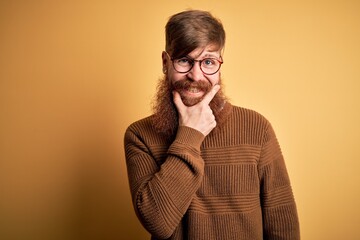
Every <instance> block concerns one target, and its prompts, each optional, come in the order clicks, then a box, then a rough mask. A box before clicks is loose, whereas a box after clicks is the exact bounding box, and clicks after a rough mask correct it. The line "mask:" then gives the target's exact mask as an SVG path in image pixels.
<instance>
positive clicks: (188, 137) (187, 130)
mask: <svg viewBox="0 0 360 240" xmlns="http://www.w3.org/2000/svg"><path fill="white" fill-rule="evenodd" d="M204 138H205V136H204V134H202V133H201V132H199V131H198V130H196V129H194V128H191V127H186V126H179V128H178V130H177V134H176V139H175V141H177V142H180V143H183V144H186V145H190V146H192V147H194V148H196V149H197V150H199V151H200V146H201V143H202V142H203V141H204Z"/></svg>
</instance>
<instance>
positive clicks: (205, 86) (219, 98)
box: [152, 76, 230, 138]
mask: <svg viewBox="0 0 360 240" xmlns="http://www.w3.org/2000/svg"><path fill="white" fill-rule="evenodd" d="M219 84H220V85H222V84H221V80H220V81H219ZM190 86H193V87H195V86H196V87H197V88H199V89H200V90H201V91H204V92H205V94H204V96H205V95H206V93H208V92H209V91H210V90H211V88H212V85H211V84H210V83H207V82H204V81H199V82H193V81H190V80H187V79H186V80H179V81H177V82H175V83H174V84H171V83H170V81H169V79H168V78H167V76H165V77H164V78H162V79H160V81H159V83H158V86H157V93H156V96H155V99H154V103H153V111H154V115H153V119H152V120H153V125H154V128H155V129H156V130H157V131H158V132H159V133H161V134H164V135H165V136H166V137H169V138H172V137H174V136H175V134H176V131H177V128H178V113H177V109H176V106H175V104H174V102H173V96H172V91H174V90H176V91H179V92H181V90H184V89H188V88H189V87H190ZM202 99H203V97H200V98H185V97H182V101H183V103H184V104H185V105H187V106H192V105H195V104H197V103H198V102H200V101H201V100H202ZM226 101H227V98H226V97H225V96H224V95H223V92H222V89H221V88H220V90H219V91H218V92H217V94H216V95H215V96H214V98H213V99H212V101H211V102H210V104H209V106H210V108H211V109H212V111H213V114H214V116H215V119H216V121H217V122H218V123H220V122H222V120H224V119H225V116H227V114H226V113H227V112H228V110H229V109H230V108H226V109H223V108H224V107H225V105H226V104H225V103H226ZM220 113H221V114H220Z"/></svg>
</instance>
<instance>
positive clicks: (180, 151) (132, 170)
mask: <svg viewBox="0 0 360 240" xmlns="http://www.w3.org/2000/svg"><path fill="white" fill-rule="evenodd" d="M203 139H204V136H203V134H201V133H200V132H198V131H196V130H194V129H192V128H188V127H179V129H178V132H177V135H176V138H175V140H174V142H173V143H172V144H171V145H170V147H169V148H168V150H167V156H166V159H165V161H164V162H163V163H162V164H161V165H160V166H159V164H158V163H156V162H155V159H154V158H153V156H152V155H151V153H150V151H149V148H148V146H146V145H145V144H144V142H143V141H142V140H141V139H140V137H139V134H136V133H135V132H134V131H133V130H132V129H130V128H129V129H128V130H127V131H126V133H125V139H124V144H125V156H126V163H127V168H128V177H129V183H130V189H131V193H132V199H133V205H134V208H135V212H136V214H137V216H138V218H139V219H140V221H141V223H142V224H143V226H144V227H145V228H146V229H147V230H148V231H149V232H150V233H151V234H152V236H155V237H157V238H160V239H167V238H169V237H170V236H171V235H172V234H173V232H174V230H175V229H176V227H177V226H178V225H179V223H180V221H181V219H182V217H183V216H184V214H185V213H186V211H187V209H188V207H189V205H190V203H191V201H192V199H193V196H194V194H195V192H196V191H197V189H198V188H199V186H200V184H201V182H202V177H203V174H204V161H203V159H202V158H201V156H200V146H201V143H202V141H203Z"/></svg>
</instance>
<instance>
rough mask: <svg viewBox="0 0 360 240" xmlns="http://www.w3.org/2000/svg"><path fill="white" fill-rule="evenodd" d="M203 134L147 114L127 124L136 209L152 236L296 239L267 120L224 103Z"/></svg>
mask: <svg viewBox="0 0 360 240" xmlns="http://www.w3.org/2000/svg"><path fill="white" fill-rule="evenodd" d="M228 105H229V106H230V107H231V110H230V113H229V116H228V117H227V118H226V120H225V121H224V122H223V123H222V124H221V125H219V126H217V127H216V128H215V129H214V130H213V131H212V132H211V133H210V134H209V135H207V136H206V137H204V135H203V134H201V133H200V132H198V131H197V130H195V129H192V128H189V127H184V126H182V127H179V128H178V130H177V134H176V136H175V138H174V140H172V141H169V140H168V139H167V138H165V137H164V136H162V135H161V134H159V133H157V132H156V131H155V129H154V127H153V126H152V121H151V116H150V117H147V118H145V119H142V120H139V121H137V122H135V123H133V124H131V125H130V126H129V128H128V129H127V131H126V133H125V141H124V144H125V155H126V163H127V168H128V177H129V184H130V189H131V193H132V199H133V205H134V208H135V212H136V214H137V216H138V218H139V220H140V221H141V223H142V224H143V226H144V227H145V228H146V229H147V231H148V232H149V233H150V234H151V236H152V237H151V239H154V240H155V239H173V240H180V239H189V240H202V239H203V240H212V239H216V240H231V239H233V240H242V239H247V240H258V239H259V240H260V239H287V240H297V239H300V233H299V222H298V216H297V210H296V205H295V201H294V197H293V194H292V189H291V185H290V181H289V177H288V173H287V170H286V167H285V163H284V159H283V156H282V153H281V150H280V147H279V144H278V141H277V139H276V136H275V133H274V131H273V129H272V127H271V125H270V123H269V122H268V121H267V120H266V119H265V118H264V117H263V116H262V115H260V114H258V113H256V112H255V111H252V110H248V109H244V108H240V107H235V106H231V105H230V104H228Z"/></svg>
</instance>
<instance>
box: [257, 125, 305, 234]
mask: <svg viewBox="0 0 360 240" xmlns="http://www.w3.org/2000/svg"><path fill="white" fill-rule="evenodd" d="M259 175H260V181H261V202H262V209H263V228H264V239H266V240H275V239H276V240H298V239H300V229H299V220H298V215H297V210H296V204H295V200H294V197H293V193H292V189H291V185H290V180H289V176H288V173H287V170H286V166H285V162H284V158H283V156H282V153H281V149H280V146H279V144H278V141H277V139H276V136H275V133H274V131H273V129H272V127H271V125H270V124H268V128H267V131H266V133H265V136H264V143H263V146H262V151H261V157H260V161H259Z"/></svg>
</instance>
